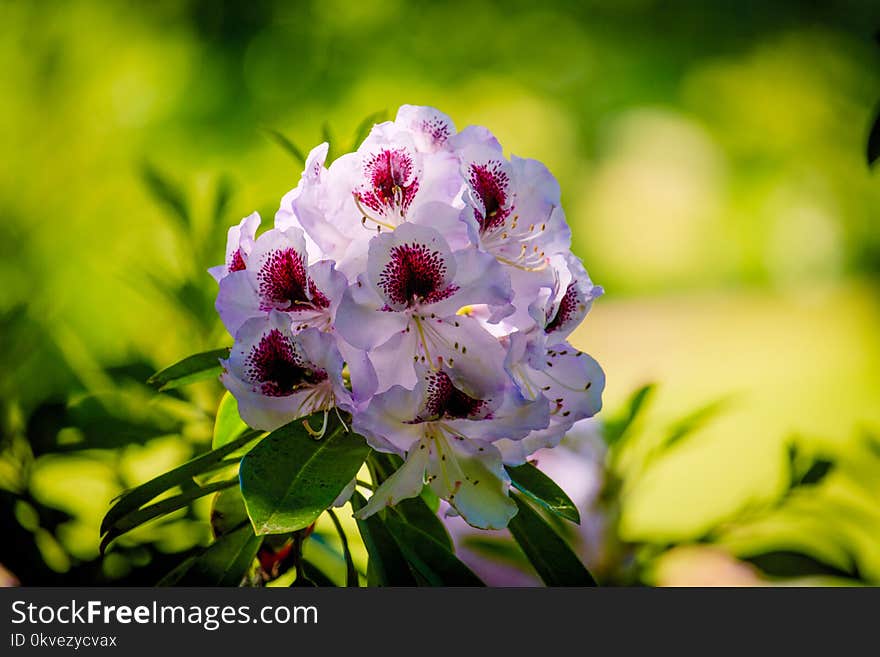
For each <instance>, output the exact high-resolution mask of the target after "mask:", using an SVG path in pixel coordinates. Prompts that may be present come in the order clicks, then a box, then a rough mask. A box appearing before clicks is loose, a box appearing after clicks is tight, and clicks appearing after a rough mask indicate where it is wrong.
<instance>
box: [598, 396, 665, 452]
mask: <svg viewBox="0 0 880 657" xmlns="http://www.w3.org/2000/svg"><path fill="white" fill-rule="evenodd" d="M656 387H657V386H656V385H655V384H653V383H649V384H647V385H644V386H642V387H641V388H639V389H638V390H636V391H635V392H634V393H633V394H632V396H631V397H630V398H629V402H628V403H627V407H626V410H625V411H624V412H623V414H622V415H621V416H620V417H617V418H614V419H611V420H606V422H605V429H604V432H603V435H604V437H605V443H606V444H607V445H608V446H609V447H613V446H615V445H618V444H622V443H623V442H624V439H625V438H627V437H628V436H627V434H628V432H629V430H630V429H631V428H632V424H633V422H635V420H636V418H637V417H638V416H639V414H640V413H641V412H642V410H643V408H644V407H645V406H646V404H647V403H648V401H649V400H650V398H651V397H652V396H653V394H654V391H655V390H656Z"/></svg>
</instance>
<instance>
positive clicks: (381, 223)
mask: <svg viewBox="0 0 880 657" xmlns="http://www.w3.org/2000/svg"><path fill="white" fill-rule="evenodd" d="M351 196H352V198H353V199H354V204H355V205H356V206H357V209H358V210H359V211H360V213H361V215H362V216H363V220H362V222H361V223H363V224H364V225H366V223H367V221H372V222H373V223H374V224H377V225H378V226H380V227H382V228H387V229H388V230H394V228H395V227H394V226H392V225H391V224H389V223H387V222H385V221H380V220H379V219H376V218H375V217H372V216H371V215H370V214H369V213H368V212H367V211H366V210H365V209H364V206H362V205H361V202H360V200H359V199H358V195H357V192H352V194H351Z"/></svg>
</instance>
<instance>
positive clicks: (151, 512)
mask: <svg viewBox="0 0 880 657" xmlns="http://www.w3.org/2000/svg"><path fill="white" fill-rule="evenodd" d="M237 483H238V480H237V479H228V480H225V481H216V482H213V483H210V484H205V485H204V486H194V487H193V488H189V489H187V490H185V491H184V492H182V493H180V494H179V495H174V496H173V497H168V498H166V499H164V500H161V501H159V502H156V503H155V504H150V505H149V506H145V507H143V508H142V509H138V510H136V511H134V512H132V513H129V514H127V515H125V516H123V517H122V518H120V519H119V520H117V521H116V522H115V523H113V524H112V525H111V526H110V527H108V528H107V533H106V534H105V535H104V538H102V539H101V546H100V549H101V554H104V552H105V550H106V549H107V546H108V545H110V543H112V542H113V541H115V540H116V539H117V538H119V537H120V536H122V535H123V534H126V533H128V532H130V531H131V530H132V529H136V528H137V527H140V526H141V525H143V524H144V523H145V522H149V521H150V520H154V519H156V518H159V517H161V516H167V515H168V514H169V513H173V512H174V511H178V510H179V509H183V508H184V507H187V506H189V505H190V504H192V503H193V502H194V501H195V500H197V499H199V498H200V497H204V496H205V495H210V494H211V493H216V492H217V491H219V490H223V489H225V488H229V487H231V486H235V485H236V484H237Z"/></svg>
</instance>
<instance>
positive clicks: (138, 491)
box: [100, 431, 262, 535]
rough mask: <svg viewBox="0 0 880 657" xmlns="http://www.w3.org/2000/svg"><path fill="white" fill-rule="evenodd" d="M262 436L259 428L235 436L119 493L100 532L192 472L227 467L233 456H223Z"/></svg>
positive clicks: (187, 479)
mask: <svg viewBox="0 0 880 657" xmlns="http://www.w3.org/2000/svg"><path fill="white" fill-rule="evenodd" d="M261 435H262V433H261V432H259V431H248V432H247V433H245V434H243V435H241V436H239V437H238V438H236V439H235V440H233V441H232V442H231V443H227V444H226V445H224V446H223V447H221V448H220V449H215V450H211V451H210V452H207V453H205V454H202V455H201V456H197V457H196V458H194V459H191V460H189V461H187V462H186V463H184V464H183V465H180V466H178V467H176V468H174V469H173V470H170V471H168V472H166V473H164V474H162V475H159V476H158V477H156V478H155V479H151V480H150V481H148V482H146V483H144V484H141V485H140V486H138V487H136V488H132V489H131V490H129V491H126V492H125V493H123V494H122V495H121V496H120V497H119V499H118V500H117V501H116V504H114V505H113V506H112V507H110V510H109V511H108V512H107V515H105V516H104V519H103V520H102V521H101V532H100V533H101V534H102V535H103V534H105V533H106V532H107V531H108V530H109V529H110V527H112V526H113V525H115V524H116V523H117V522H118V521H119V520H120V519H121V518H123V517H124V516H126V515H128V514H129V513H132V512H134V511H137V510H138V509H140V508H141V507H142V506H143V505H144V504H146V503H147V502H149V501H150V500H152V499H153V498H154V497H156V496H158V495H160V494H162V493H164V492H165V491H167V490H169V489H171V488H174V487H175V486H181V485H192V483H193V477H195V476H196V475H201V474H206V473H208V472H213V471H215V470H219V469H221V468H225V467H228V466H229V465H234V464H235V463H237V459H226V457H227V456H228V455H229V454H231V453H233V452H234V451H236V450H237V449H239V448H240V447H243V446H244V445H247V444H248V443H250V442H253V441H254V440H256V439H257V438H258V437H260V436H261Z"/></svg>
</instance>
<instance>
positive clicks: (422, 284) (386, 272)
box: [379, 243, 458, 306]
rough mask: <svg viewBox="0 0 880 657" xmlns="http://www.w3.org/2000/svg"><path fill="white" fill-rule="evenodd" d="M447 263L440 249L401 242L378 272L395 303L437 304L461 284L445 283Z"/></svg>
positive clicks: (380, 283)
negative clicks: (380, 271)
mask: <svg viewBox="0 0 880 657" xmlns="http://www.w3.org/2000/svg"><path fill="white" fill-rule="evenodd" d="M445 278H446V262H445V261H444V259H443V256H442V254H441V253H440V252H439V251H434V250H432V249H431V248H429V247H428V246H426V245H424V244H416V243H413V244H401V245H399V246H395V247H394V248H392V249H391V259H390V261H389V262H388V264H387V265H385V268H384V269H383V270H382V273H381V274H379V287H380V288H382V291H383V292H384V293H385V295H386V296H387V297H388V299H390V300H391V302H392V303H394V304H396V305H406V306H412V305H414V304H416V303H434V302H437V301H441V300H443V299H446V298H447V297H449V296H450V295H452V294H453V293H454V292H455V291H456V290H457V289H458V287H457V286H455V285H446V284H445Z"/></svg>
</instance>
